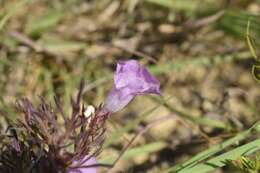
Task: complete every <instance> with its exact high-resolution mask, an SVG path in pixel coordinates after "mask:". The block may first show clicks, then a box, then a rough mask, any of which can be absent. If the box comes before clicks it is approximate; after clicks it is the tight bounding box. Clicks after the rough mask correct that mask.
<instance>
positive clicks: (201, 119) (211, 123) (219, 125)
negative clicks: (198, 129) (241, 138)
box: [148, 96, 230, 129]
mask: <svg viewBox="0 0 260 173" xmlns="http://www.w3.org/2000/svg"><path fill="white" fill-rule="evenodd" d="M148 97H149V96H148ZM150 98H151V99H152V100H154V101H156V102H160V103H161V102H163V106H164V107H166V108H167V109H168V110H169V111H171V112H172V113H176V114H177V115H179V116H180V117H182V118H184V119H187V120H190V121H191V122H193V123H196V124H200V125H206V126H211V127H216V128H221V129H229V128H230V127H228V126H227V125H226V124H225V123H223V122H222V121H219V120H213V119H210V118H207V117H196V116H193V115H190V114H187V113H185V112H182V111H179V110H177V109H175V108H173V107H172V106H171V105H170V104H168V103H167V102H166V101H164V100H161V99H159V98H155V97H150Z"/></svg>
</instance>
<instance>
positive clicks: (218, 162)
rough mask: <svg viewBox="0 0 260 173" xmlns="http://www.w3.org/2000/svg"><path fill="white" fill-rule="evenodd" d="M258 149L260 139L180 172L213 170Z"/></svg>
mask: <svg viewBox="0 0 260 173" xmlns="http://www.w3.org/2000/svg"><path fill="white" fill-rule="evenodd" d="M258 150H260V139H257V140H254V141H252V142H249V143H247V144H245V145H242V146H240V147H237V148H235V149H233V150H231V151H229V152H226V153H224V154H221V155H220V156H217V157H214V158H212V159H210V160H209V161H206V162H204V163H200V164H197V165H195V166H194V167H192V168H190V169H184V170H181V171H180V172H179V173H189V172H194V173H196V172H199V173H204V172H209V171H213V170H215V169H217V168H219V167H223V166H225V165H226V164H227V163H228V162H229V161H232V160H236V159H238V158H239V157H240V156H244V155H249V154H252V153H254V152H256V151H258Z"/></svg>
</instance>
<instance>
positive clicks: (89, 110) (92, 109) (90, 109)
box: [84, 105, 95, 118]
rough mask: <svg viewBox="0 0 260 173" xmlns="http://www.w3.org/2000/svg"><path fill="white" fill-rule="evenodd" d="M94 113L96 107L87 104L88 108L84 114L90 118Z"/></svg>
mask: <svg viewBox="0 0 260 173" xmlns="http://www.w3.org/2000/svg"><path fill="white" fill-rule="evenodd" d="M94 113H95V107H94V106H92V105H89V106H87V108H86V110H85V112H84V116H85V117H86V118H88V117H89V116H91V115H92V114H94Z"/></svg>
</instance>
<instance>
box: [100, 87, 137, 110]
mask: <svg viewBox="0 0 260 173" xmlns="http://www.w3.org/2000/svg"><path fill="white" fill-rule="evenodd" d="M128 93H129V91H127V88H125V89H116V88H113V89H112V91H111V92H110V93H109V95H108V97H107V99H106V101H105V106H104V107H105V109H107V110H108V111H109V112H111V113H113V112H117V111H119V110H121V109H123V108H124V107H125V106H126V105H127V104H128V103H129V102H130V101H131V100H132V99H133V98H134V95H132V94H128Z"/></svg>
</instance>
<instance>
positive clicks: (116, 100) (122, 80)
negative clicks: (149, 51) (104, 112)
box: [105, 60, 160, 112]
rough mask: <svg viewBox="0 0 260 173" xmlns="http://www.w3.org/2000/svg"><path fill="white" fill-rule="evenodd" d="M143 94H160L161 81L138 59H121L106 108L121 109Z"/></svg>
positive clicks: (111, 109) (109, 109) (114, 110)
mask: <svg viewBox="0 0 260 173" xmlns="http://www.w3.org/2000/svg"><path fill="white" fill-rule="evenodd" d="M142 94H160V82H159V81H158V80H157V79H156V78H155V77H154V76H153V75H152V74H150V73H149V71H148V70H147V68H145V67H144V66H142V65H140V64H139V63H138V62H137V61H136V60H128V61H119V62H118V63H117V68H116V73H115V76H114V87H113V89H112V91H111V92H110V94H109V95H108V97H107V99H106V102H105V108H106V109H108V111H110V112H116V111H119V110H121V109H123V108H124V107H125V106H126V105H127V104H128V103H129V102H130V101H131V100H132V99H133V98H134V97H135V96H137V95H142Z"/></svg>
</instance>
